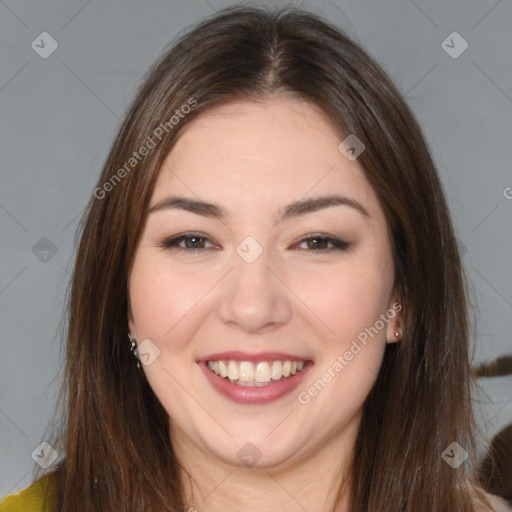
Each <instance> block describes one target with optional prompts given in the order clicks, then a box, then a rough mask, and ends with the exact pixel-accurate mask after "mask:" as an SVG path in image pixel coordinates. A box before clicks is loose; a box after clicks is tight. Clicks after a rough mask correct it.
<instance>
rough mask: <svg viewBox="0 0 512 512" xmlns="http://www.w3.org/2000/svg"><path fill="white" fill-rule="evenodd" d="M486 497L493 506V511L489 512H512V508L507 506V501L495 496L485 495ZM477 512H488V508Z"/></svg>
mask: <svg viewBox="0 0 512 512" xmlns="http://www.w3.org/2000/svg"><path fill="white" fill-rule="evenodd" d="M485 497H486V498H487V500H488V501H489V503H490V504H491V507H492V508H491V509H490V511H489V512H511V511H512V508H511V507H510V505H508V504H507V502H506V501H505V500H503V499H502V498H500V497H499V496H495V495H494V494H489V493H485ZM477 512H488V509H486V508H483V507H482V508H480V509H477Z"/></svg>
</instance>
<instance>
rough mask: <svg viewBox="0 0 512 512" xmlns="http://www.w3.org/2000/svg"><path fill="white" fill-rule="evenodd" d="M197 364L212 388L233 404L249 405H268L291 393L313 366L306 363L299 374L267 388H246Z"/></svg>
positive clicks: (200, 363)
mask: <svg viewBox="0 0 512 512" xmlns="http://www.w3.org/2000/svg"><path fill="white" fill-rule="evenodd" d="M198 364H199V366H200V367H201V369H202V370H203V372H204V373H205V374H206V377H207V379H208V380H209V381H210V383H211V384H212V386H213V387H214V388H215V389H216V390H217V391H218V392H219V393H220V394H221V395H223V396H225V397H226V398H229V399H230V400H232V401H233V402H237V403H239V404H249V405H263V404H268V403H270V402H274V401H276V400H279V399H280V398H282V397H283V396H285V395H287V394H288V393H291V392H292V391H293V390H294V389H295V388H296V387H297V386H298V385H299V384H300V383H301V381H302V379H303V378H304V375H305V374H306V373H307V372H308V371H309V369H310V368H311V367H312V366H313V363H312V362H311V361H308V362H307V363H306V364H305V365H304V368H303V369H302V370H301V371H300V372H298V373H296V374H295V375H294V376H293V377H288V378H287V379H285V380H279V381H275V382H273V383H270V384H269V385H268V386H262V387H248V386H239V385H238V384H232V383H231V382H229V380H227V379H225V378H224V377H220V376H219V375H217V374H216V373H214V372H212V371H211V370H210V369H209V368H208V366H207V362H206V361H200V362H199V363H198Z"/></svg>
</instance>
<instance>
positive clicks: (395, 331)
mask: <svg viewBox="0 0 512 512" xmlns="http://www.w3.org/2000/svg"><path fill="white" fill-rule="evenodd" d="M393 333H394V334H395V338H400V330H399V329H393Z"/></svg>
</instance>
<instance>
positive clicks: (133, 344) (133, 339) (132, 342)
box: [128, 332, 140, 368]
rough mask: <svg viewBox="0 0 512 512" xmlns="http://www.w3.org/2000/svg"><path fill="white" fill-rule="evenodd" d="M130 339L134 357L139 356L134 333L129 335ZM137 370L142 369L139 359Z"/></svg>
mask: <svg viewBox="0 0 512 512" xmlns="http://www.w3.org/2000/svg"><path fill="white" fill-rule="evenodd" d="M128 339H129V340H130V352H131V353H132V354H133V355H134V356H137V354H136V352H135V351H136V350H137V341H136V340H135V338H134V337H133V336H132V333H131V332H130V333H128ZM137 368H140V362H139V360H138V358H137Z"/></svg>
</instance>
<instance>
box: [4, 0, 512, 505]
mask: <svg viewBox="0 0 512 512" xmlns="http://www.w3.org/2000/svg"><path fill="white" fill-rule="evenodd" d="M255 3H256V2H255ZM260 3H263V2H260ZM227 5H230V2H227V1H221V0H208V1H206V0H191V1H185V0H181V1H177V0H165V1H164V0H151V1H148V2H136V1H133V0H130V1H121V0H115V1H114V0H112V1H109V2H100V1H99V0H89V1H86V0H72V1H70V0H68V1H66V2H64V0H48V1H46V2H37V1H35V0H24V1H21V0H5V1H0V38H1V46H0V52H1V59H2V63H1V67H0V132H1V166H2V167H1V168H2V174H1V178H2V187H1V189H0V226H1V236H2V251H1V254H0V314H1V377H0V386H1V387H0V390H1V391H0V393H1V394H0V439H1V445H0V461H1V462H0V464H1V467H0V470H1V472H0V495H4V494H7V493H11V492H15V491H17V490H20V489H22V488H24V487H26V486H27V485H28V484H29V483H30V476H31V471H32V468H33V467H34V461H33V460H32V458H31V454H32V452H33V451H34V450H35V449H36V447H38V445H39V444H40V443H41V442H42V441H44V432H45V429H46V426H47V423H48V421H49V420H50V418H51V416H52V413H53V409H54V404H55V398H56V392H57V389H58V380H59V379H58V373H59V368H60V359H59V358H60V355H61V354H60V344H61V340H60V337H59V334H58V331H57V327H58V324H59V321H60V320H61V316H62V311H63V304H64V295H65V291H66V288H67V285H68V281H69V278H70V275H69V270H68V269H70V268H71V264H72V260H73V237H74V232H75V230H76V228H77V225H78V220H79V217H80V215H81V213H82V210H83V208H84V206H85V204H86V201H87V199H88V197H89V196H90V194H91V193H92V190H93V187H94V184H95V181H96V179H97V177H98V174H99V172H100V169H101V166H102V164H103V161H104V159H105V158H106V155H107V152H108V150H109V146H110V144H111V142H112V140H113V137H114V135H115V133H116V130H117V128H118V127H119V124H120V119H121V118H122V116H123V114H124V112H125V110H126V108H127V106H128V104H129V102H130V101H131V99H132V98H133V95H134V93H135V90H136V88H137V86H138V85H139V83H140V81H141V77H142V75H143V74H144V73H145V72H146V70H147V68H148V67H149V66H150V65H151V64H152V63H153V62H154V61H155V59H156V58H157V57H158V56H159V55H160V54H161V52H162V51H163V49H164V47H165V46H166V45H168V44H169V42H170V41H171V40H173V39H174V38H176V37H177V35H179V34H180V33H182V32H183V31H184V30H186V29H187V28H189V27H190V26H192V25H194V24H195V23H197V22H198V21H200V20H201V19H202V18H204V17H205V16H209V15H211V14H213V13H214V12H215V11H217V10H219V9H220V8H222V7H226V6H227ZM279 5H284V3H279ZM295 5H297V6H302V7H304V8H306V9H308V10H310V11H313V12H316V13H318V14H320V15H322V16H324V17H325V18H327V19H328V20H330V21H332V22H334V23H335V24H337V25H338V26H339V27H340V28H342V29H344V30H345V31H346V32H347V33H348V35H349V36H351V37H353V38H354V39H355V40H357V41H358V42H359V43H360V44H362V45H363V47H364V48H365V49H366V50H367V51H368V52H369V53H370V54H371V55H372V56H374V57H375V58H376V59H377V61H378V62H379V63H381V64H382V66H383V67H384V68H385V69H386V71H387V72H388V73H389V74H390V75H391V77H392V78H393V79H394V80H395V82H396V84H397V86H398V87H399V89H400V90H401V91H402V92H403V94H404V95H405V97H406V99H407V101H408V103H409V105H410V107H411V108H412V110H413V111H414V112H415V114H416V115H417V117H418V119H419V122H420V124H421V126H422V127H423V129H424V132H425V135H426V137H427V139H428V141H429V144H430V147H431V149H432V152H433V155H434V158H435V160H436V163H437V165H438V169H439V173H440V175H441V178H442V180H443V184H444V187H445V191H446V195H447V197H448V200H449V204H450V206H451V211H452V214H453V220H454V224H455V227H456V231H457V236H458V239H459V242H460V244H461V248H462V249H463V252H464V265H465V267H466V269H467V272H468V275H469V277H470V280H471V282H470V285H471V288H472V290H473V297H472V300H473V302H474V304H475V332H476V346H475V363H476V362H481V361H489V360H491V359H494V358H496V357H497V356H499V355H502V354H506V353H512V341H511V337H510V336H511V335H510V333H511V332H512V286H511V285H512V266H511V264H510V263H511V258H510V256H511V254H512V236H511V235H512V227H511V226H512V223H511V218H512V189H511V188H510V187H512V173H511V162H512V123H511V122H510V120H511V114H512V66H511V57H510V56H511V54H512V52H511V50H512V30H511V27H512V5H511V2H510V0H499V1H498V0H478V1H477V0H456V1H450V2H449V4H448V5H447V2H446V1H444V0H432V1H427V0H414V1H413V0H386V1H382V0H359V1H356V0H337V1H336V2H330V1H327V0H326V1H323V0H315V1H304V2H301V3H300V2H296V3H295ZM454 31H455V32H458V33H459V34H460V36H462V38H463V39H464V40H465V41H467V43H468V48H467V49H466V51H464V52H463V53H462V54H461V55H460V56H458V57H457V58H453V57H452V56H450V55H449V54H448V53H447V51H445V49H444V48H446V45H448V46H452V47H453V48H451V49H450V48H446V49H447V50H449V51H451V52H452V54H453V53H454V52H456V53H458V52H459V51H460V50H461V49H462V48H463V46H462V44H463V41H462V40H460V39H457V36H455V39H453V37H452V38H451V39H450V38H448V40H447V42H446V43H444V45H443V46H442V42H443V41H444V40H445V39H446V38H447V36H449V35H450V34H451V33H452V32H454ZM42 32H48V33H49V34H50V35H51V36H52V37H53V38H54V39H55V40H56V41H57V43H58V48H57V50H56V51H55V52H54V53H53V54H52V55H50V56H49V57H48V58H46V59H43V58H42V57H41V56H40V55H39V54H38V53H36V51H35V50H34V49H33V48H32V47H31V45H32V42H33V41H35V43H34V44H36V43H37V44H39V46H42V43H41V42H40V40H41V37H39V36H40V34H41V33H42ZM44 37H46V36H44ZM452 39H453V42H452ZM44 46H45V51H47V50H48V49H49V48H50V46H49V40H48V39H45V43H44ZM39 51H42V49H40V50H39ZM507 187H509V188H507ZM41 239H43V240H41ZM55 250H56V251H57V252H56V253H55ZM480 382H481V385H482V388H483V389H484V390H485V392H486V394H482V393H480V394H478V396H476V395H475V396H476V398H477V400H478V402H479V403H480V405H479V409H478V411H479V412H478V414H479V421H480V424H481V433H482V435H481V436H480V437H479V440H480V441H481V443H482V446H483V443H484V440H485V436H484V434H485V435H487V436H490V435H492V434H494V433H495V432H497V431H498V430H499V429H500V428H502V427H503V426H504V425H505V424H507V423H510V422H511V421H512V402H511V400H512V377H510V376H509V377H500V378H490V379H481V381H480Z"/></svg>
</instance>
